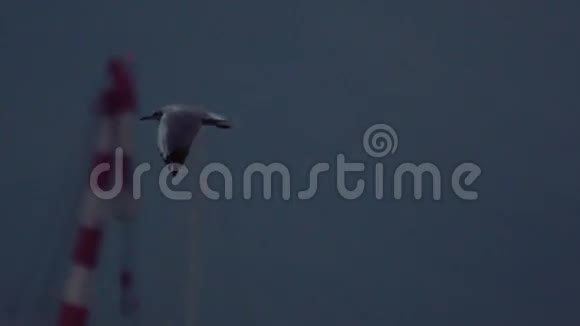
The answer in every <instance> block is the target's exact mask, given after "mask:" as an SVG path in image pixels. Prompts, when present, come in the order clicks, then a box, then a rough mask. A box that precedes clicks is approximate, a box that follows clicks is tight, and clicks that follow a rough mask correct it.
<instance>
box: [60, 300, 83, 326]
mask: <svg viewBox="0 0 580 326" xmlns="http://www.w3.org/2000/svg"><path fill="white" fill-rule="evenodd" d="M88 317H89V311H88V309H87V308H86V307H83V306H77V305H73V304H70V303H63V304H62V306H61V307H60V317H59V318H60V319H59V321H58V325H60V326H85V325H86V324H87V319H88Z"/></svg>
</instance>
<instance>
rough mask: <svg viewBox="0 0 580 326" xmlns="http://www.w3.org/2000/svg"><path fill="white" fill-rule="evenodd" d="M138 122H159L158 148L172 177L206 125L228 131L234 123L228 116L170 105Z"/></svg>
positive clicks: (200, 109) (199, 108)
mask: <svg viewBox="0 0 580 326" xmlns="http://www.w3.org/2000/svg"><path fill="white" fill-rule="evenodd" d="M139 120H155V121H158V122H159V126H158V129H157V147H158V149H159V153H160V154H161V158H162V159H163V161H164V162H165V164H167V165H169V171H170V173H171V175H172V176H173V177H175V176H176V175H177V172H178V171H179V167H180V166H181V165H183V164H184V163H185V160H186V159H187V156H188V155H189V149H190V147H191V144H192V142H193V139H194V138H195V136H197V134H198V133H199V131H200V129H201V127H203V126H214V127H217V128H221V129H229V128H231V127H232V125H231V123H230V122H229V121H228V119H226V118H225V117H223V116H221V115H219V114H217V113H213V112H209V111H206V110H204V109H202V108H201V107H198V106H193V105H185V104H171V105H167V106H164V107H162V108H161V109H159V110H156V111H154V112H153V113H152V114H151V115H148V116H144V117H141V118H140V119H139Z"/></svg>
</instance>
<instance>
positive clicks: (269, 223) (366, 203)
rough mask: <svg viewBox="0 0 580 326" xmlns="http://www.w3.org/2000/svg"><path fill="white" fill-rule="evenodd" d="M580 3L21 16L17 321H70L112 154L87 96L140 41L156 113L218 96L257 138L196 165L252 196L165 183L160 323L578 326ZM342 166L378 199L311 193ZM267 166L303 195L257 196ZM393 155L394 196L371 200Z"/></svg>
mask: <svg viewBox="0 0 580 326" xmlns="http://www.w3.org/2000/svg"><path fill="white" fill-rule="evenodd" d="M558 3H560V4H558ZM578 9H579V8H578V5H577V4H574V3H573V2H568V4H567V5H565V4H563V1H550V2H548V1H536V2H514V1H512V2H506V1H487V2H485V3H481V4H479V3H478V4H475V3H473V2H462V3H459V2H458V3H450V2H440V1H439V2H433V1H396V2H395V1H346V0H334V1H330V0H328V1H323V0H315V1H290V2H272V1H262V0H257V1H256V0H252V1H243V2H242V1H233V0H232V1H230V0H227V1H226V0H212V1H209V0H203V1H188V2H186V1H169V2H167V1H166V2H163V3H161V2H158V1H149V0H147V1H140V3H139V4H128V3H121V2H119V1H112V0H104V1H98V2H95V3H90V4H88V3H80V2H78V1H61V2H58V3H55V2H37V3H36V4H34V5H32V4H30V3H25V2H14V1H13V2H10V3H7V2H4V3H2V4H1V5H0V89H1V90H2V91H1V96H0V121H2V122H3V124H2V125H3V126H2V128H0V149H1V152H2V155H3V157H4V159H3V160H2V162H1V163H0V167H1V169H0V174H1V177H0V179H1V180H2V183H1V184H2V187H1V188H0V194H1V196H2V200H1V203H2V211H3V218H2V219H0V230H1V231H0V232H2V233H1V236H0V244H1V246H0V248H1V249H0V252H1V254H2V259H3V260H4V262H5V264H3V266H2V267H3V268H2V271H0V286H1V287H0V299H1V301H0V304H2V305H3V308H2V309H3V310H2V311H3V312H2V314H5V315H9V314H11V313H12V314H14V309H17V308H14V306H17V307H20V309H21V313H22V314H23V315H28V316H29V317H27V318H29V319H31V320H32V319H34V320H35V321H31V322H30V323H31V325H32V324H38V323H39V320H40V321H46V320H47V319H46V318H54V311H55V309H56V307H57V306H56V304H57V301H56V300H57V298H58V296H59V294H60V290H61V288H62V286H61V283H62V279H63V277H64V274H63V273H64V272H65V271H66V268H67V263H68V251H67V250H69V249H68V248H69V247H70V243H71V241H72V237H73V235H74V233H73V231H74V230H73V223H74V219H75V218H76V216H75V208H76V207H77V206H78V202H77V201H76V200H77V199H78V197H79V196H78V193H79V191H80V189H82V188H81V186H82V184H83V182H85V179H83V178H84V176H85V175H84V174H83V173H84V172H85V171H86V167H87V164H88V154H89V153H90V151H91V149H90V147H87V146H89V145H90V144H91V141H92V140H91V138H90V137H91V133H90V130H91V128H92V126H93V118H92V117H91V116H90V115H89V114H88V113H87V112H88V105H89V103H90V101H91V100H92V99H93V97H94V96H95V94H96V91H97V89H98V88H99V87H100V86H101V85H103V82H104V80H105V79H104V74H103V67H104V62H105V60H106V58H107V56H109V55H110V54H115V53H119V52H123V51H132V52H133V53H134V54H135V57H136V59H137V63H138V65H137V75H138V83H139V102H140V107H139V109H140V111H141V112H142V113H148V112H150V111H152V110H154V109H156V108H157V107H159V106H161V105H164V104H168V103H198V104H204V105H207V106H208V107H210V108H212V109H213V110H215V111H216V112H219V113H222V114H224V115H227V116H229V117H231V118H232V119H233V121H234V123H235V124H236V128H235V129H232V130H217V129H211V130H210V129H208V130H205V131H204V132H203V135H202V136H201V138H200V139H199V142H198V143H197V144H196V145H198V146H196V148H197V150H194V151H193V154H192V155H193V156H195V157H194V158H192V159H191V161H193V160H195V159H199V160H201V161H204V162H221V163H223V164H225V165H226V166H228V168H230V169H231V171H232V173H233V176H234V198H233V199H232V200H219V201H209V200H207V201H199V202H196V203H192V202H175V201H170V200H168V199H165V198H163V196H162V195H161V194H160V193H159V189H158V187H157V186H156V183H157V180H156V175H155V174H154V173H151V174H149V175H147V176H146V177H145V178H144V181H143V182H144V187H145V189H144V191H143V193H144V198H143V201H142V202H141V215H140V221H139V224H138V228H139V235H140V237H141V241H140V243H139V250H140V251H139V271H138V280H139V282H140V283H141V285H142V288H141V292H142V302H143V306H144V311H143V319H144V323H143V325H156V326H158V325H185V324H186V323H187V322H188V319H189V318H193V316H194V315H195V314H197V315H198V316H199V318H201V320H202V321H203V322H205V324H207V325H260V326H262V325H263V326H272V325H397V326H402V325H417V326H419V325H457V326H464V325H510V326H512V325H529V326H532V325H578V324H579V323H580V312H579V310H578V306H579V304H580V294H579V291H580V280H579V279H578V275H580V260H579V255H578V248H579V247H580V237H579V235H580V234H579V231H578V230H579V229H578V228H579V227H580V222H579V219H578V212H579V209H578V196H579V195H578V193H579V190H580V189H579V186H578V180H579V173H578V166H579V165H580V155H578V152H577V146H575V145H576V144H577V141H578V139H579V132H578V128H577V120H578V105H579V104H580V103H579V101H578V85H579V81H580V80H579V79H580V77H579V71H578V58H579V57H580V49H579V44H578V39H579V36H580V35H578V31H579V30H580V28H579V27H580V26H578V23H577V15H576V13H577V12H578ZM376 123H386V124H388V125H390V126H391V127H393V128H394V129H395V130H396V132H397V135H398V139H399V143H398V149H397V151H396V153H394V154H391V155H390V156H388V157H385V158H380V159H375V158H372V157H370V156H368V155H367V154H366V153H365V152H364V149H363V147H362V136H363V133H364V132H365V130H366V128H368V127H370V126H372V125H373V124H376ZM136 132H137V140H138V146H137V147H138V155H137V156H138V159H139V161H140V162H151V164H152V165H153V168H154V171H157V170H159V169H160V168H161V162H160V161H159V156H158V153H157V152H156V148H155V126H154V125H152V124H139V125H138V126H137V131H136ZM339 153H343V154H344V155H345V156H346V157H347V160H348V161H360V162H364V163H365V166H366V171H365V173H362V174H359V176H357V175H352V176H349V177H348V178H347V181H348V184H349V187H354V185H355V182H356V178H357V177H359V178H364V180H366V188H365V193H364V195H363V196H362V197H361V198H359V199H357V200H352V201H348V200H346V199H343V198H341V196H340V194H339V193H338V192H337V190H336V174H335V172H333V171H334V170H332V169H331V171H330V172H328V173H327V174H325V175H322V176H321V177H320V183H319V189H318V193H317V195H316V197H315V198H313V199H311V200H308V201H301V200H298V199H297V197H296V192H297V191H299V190H303V189H304V188H306V186H307V185H308V173H309V169H310V167H311V166H312V165H314V164H315V163H317V162H328V163H330V165H331V167H335V166H336V162H335V160H336V155H337V154H339ZM466 161H469V162H474V163H476V164H477V165H479V166H480V167H481V169H482V171H483V173H482V175H481V176H480V177H479V179H477V181H476V183H475V184H474V185H473V189H476V190H477V191H478V192H479V199H478V200H476V201H472V202H465V201H462V200H460V199H459V198H457V197H456V196H455V194H454V193H453V191H452V190H451V179H450V178H451V173H452V171H453V169H454V168H455V167H456V166H457V165H458V164H460V163H462V162H466ZM252 162H263V163H271V162H282V163H284V164H286V165H287V166H288V168H289V169H290V170H291V175H292V178H291V187H292V199H291V200H290V201H284V200H282V199H280V198H281V194H280V191H279V190H275V191H274V193H273V199H271V200H269V201H268V200H264V199H260V198H259V196H260V195H261V194H260V193H259V189H260V187H257V188H256V189H255V190H256V192H255V193H254V198H253V199H252V200H244V199H243V198H242V188H243V184H242V175H243V171H244V169H245V167H247V166H248V165H249V164H250V163H252ZM377 162H382V163H384V164H385V178H386V179H385V180H386V181H385V198H384V199H382V200H377V199H375V198H374V195H373V186H374V185H373V182H372V180H373V174H372V172H373V169H374V165H375V164H376V163H377ZM403 162H414V163H421V162H431V163H433V164H435V165H436V166H437V167H438V168H439V169H440V171H441V176H442V199H441V200H440V201H434V200H432V199H429V197H430V194H431V193H430V192H429V190H430V188H428V187H425V190H426V193H425V194H424V195H425V196H426V198H424V199H422V200H419V201H417V200H415V199H413V198H412V189H411V188H406V190H405V197H404V198H403V199H402V200H394V199H393V197H392V182H391V181H390V177H389V176H392V172H393V170H394V168H395V167H396V166H397V165H398V164H400V163H403ZM188 180H190V181H189V182H190V186H189V187H190V188H195V187H196V184H195V180H194V177H193V176H192V177H191V179H188ZM212 182H214V183H213V185H214V186H215V187H216V188H219V178H216V179H213V181H212ZM410 184H411V182H408V183H407V185H410ZM274 185H278V186H279V185H280V183H279V182H275V183H274ZM428 185H430V184H428ZM194 204H195V205H194ZM192 206H196V207H197V208H199V209H200V210H201V211H202V216H203V221H202V223H201V224H195V223H194V222H193V221H192V219H191V215H192ZM194 227H195V228H196V231H194V230H193V228H194ZM107 231H109V232H108V234H107V238H106V239H105V241H106V245H105V250H104V252H103V256H102V262H103V265H102V269H101V270H100V271H99V281H98V287H99V290H98V291H97V293H96V297H95V307H94V309H93V314H94V318H95V323H94V324H95V325H97V324H101V325H105V324H106V325H121V321H120V319H119V317H118V315H117V311H116V309H117V307H116V301H115V298H116V296H115V293H116V292H115V291H116V286H117V284H116V274H115V273H116V268H117V265H116V264H117V261H118V257H117V256H116V255H117V251H116V246H117V245H118V243H117V242H118V239H117V237H116V236H117V235H118V233H116V232H117V231H118V230H117V229H116V226H115V224H111V225H110V227H109V229H108V230H107ZM196 232H197V233H196ZM199 233H201V235H202V236H201V238H199V237H198V236H196V234H199ZM194 238H195V239H199V240H200V241H199V243H198V244H201V247H199V246H198V247H196V248H201V249H200V250H201V260H200V261H201V263H200V264H196V268H199V269H200V270H201V275H202V276H201V279H202V282H201V288H200V291H199V297H200V300H201V301H200V303H201V304H200V305H199V306H198V308H199V310H197V313H196V312H195V311H194V306H195V305H194V303H193V301H192V299H191V292H192V290H191V286H190V285H191V282H192V281H191V277H190V276H191V271H190V269H189V268H191V267H192V264H193V261H194V260H192V258H191V257H193V251H192V248H193V247H194V241H193V240H194ZM10 307H12V308H10ZM11 311H12V312H11ZM6 318H8V317H6ZM49 320H52V319H49ZM165 322H168V323H169V324H162V323H165ZM205 324H204V325H205Z"/></svg>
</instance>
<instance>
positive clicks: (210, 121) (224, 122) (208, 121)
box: [201, 112, 232, 129]
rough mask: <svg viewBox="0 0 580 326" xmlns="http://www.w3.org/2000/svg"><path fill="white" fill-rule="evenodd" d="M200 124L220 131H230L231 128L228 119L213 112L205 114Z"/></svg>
mask: <svg viewBox="0 0 580 326" xmlns="http://www.w3.org/2000/svg"><path fill="white" fill-rule="evenodd" d="M201 123H202V124H203V125H204V126H214V127H218V128H221V129H230V128H231V127H232V124H231V123H230V121H228V119H226V118H225V117H223V116H221V115H219V114H215V113H213V112H205V113H204V115H203V117H202V119H201Z"/></svg>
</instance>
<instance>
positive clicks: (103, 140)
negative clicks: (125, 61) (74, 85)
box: [58, 59, 134, 326]
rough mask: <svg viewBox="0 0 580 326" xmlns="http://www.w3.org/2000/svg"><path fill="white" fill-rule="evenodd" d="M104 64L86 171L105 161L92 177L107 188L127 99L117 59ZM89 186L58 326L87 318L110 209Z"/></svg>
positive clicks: (83, 322) (81, 322) (84, 321)
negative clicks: (104, 82) (105, 83)
mask: <svg viewBox="0 0 580 326" xmlns="http://www.w3.org/2000/svg"><path fill="white" fill-rule="evenodd" d="M107 68H108V72H109V74H110V75H111V77H112V80H113V83H112V86H111V87H110V88H108V89H106V90H105V91H103V92H102V94H101V97H100V99H99V100H100V101H99V105H98V107H97V112H96V113H97V115H98V116H99V117H100V120H101V121H100V127H99V130H98V134H97V140H96V149H95V154H94V156H93V164H92V167H91V171H90V172H89V174H90V173H91V172H92V171H94V170H95V169H96V168H99V167H103V165H102V164H105V165H104V167H105V168H104V169H103V170H104V171H103V172H102V173H101V174H99V175H98V176H97V178H96V180H95V181H96V182H95V184H96V185H97V186H98V187H99V189H101V190H109V189H111V188H112V186H113V173H114V171H115V167H114V162H115V146H116V144H115V143H116V141H115V138H116V137H115V134H116V130H118V128H117V124H118V119H116V118H117V117H118V116H119V114H121V113H124V112H125V111H127V110H128V107H127V106H126V103H128V102H129V96H127V93H126V92H124V91H123V89H122V88H120V87H119V86H120V84H119V83H118V81H119V78H118V77H119V76H120V75H121V74H120V73H119V70H118V68H119V61H118V59H112V60H110V61H109V64H108V67H107ZM132 110H134V106H133V108H132ZM124 161H126V160H124ZM125 174H126V173H125ZM89 180H90V179H89ZM124 183H126V182H124ZM92 186H94V185H93V184H90V186H89V187H88V189H85V194H84V197H83V199H82V203H81V207H80V211H79V218H80V221H79V226H78V230H77V235H76V241H75V243H74V246H73V253H72V266H71V269H70V270H69V273H68V277H67V279H66V281H65V284H64V291H63V294H62V302H61V306H60V311H59V316H58V318H59V320H58V325H59V326H85V325H87V323H88V320H89V313H90V311H89V307H90V300H91V296H92V293H91V292H92V289H93V283H94V274H95V270H96V268H97V265H98V259H99V254H100V250H101V242H102V238H103V224H104V221H105V219H106V217H107V216H109V215H110V213H111V207H110V203H111V202H110V201H107V200H103V199H101V198H99V197H97V195H96V194H95V191H94V190H95V189H93V188H92ZM123 188H126V187H123Z"/></svg>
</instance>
